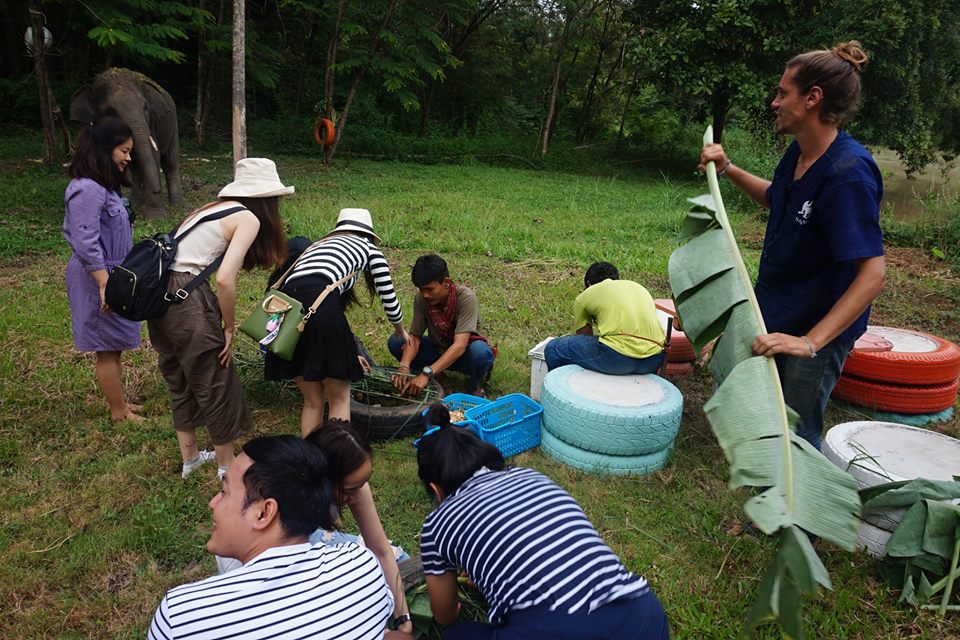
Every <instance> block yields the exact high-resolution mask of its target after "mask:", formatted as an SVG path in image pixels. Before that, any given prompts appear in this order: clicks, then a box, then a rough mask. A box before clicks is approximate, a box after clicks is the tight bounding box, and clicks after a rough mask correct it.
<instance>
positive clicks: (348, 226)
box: [333, 209, 380, 242]
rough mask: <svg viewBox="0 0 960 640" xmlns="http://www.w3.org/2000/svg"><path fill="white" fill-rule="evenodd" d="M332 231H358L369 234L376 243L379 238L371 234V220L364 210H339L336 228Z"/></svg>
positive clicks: (367, 212)
mask: <svg viewBox="0 0 960 640" xmlns="http://www.w3.org/2000/svg"><path fill="white" fill-rule="evenodd" d="M333 230H334V231H360V232H363V233H367V234H370V235H371V236H373V237H374V239H375V240H376V241H377V242H380V236H378V235H377V234H376V233H374V232H373V220H372V219H371V218H370V212H369V211H367V210H366V209H340V215H339V216H337V226H336V227H335V228H334V229H333Z"/></svg>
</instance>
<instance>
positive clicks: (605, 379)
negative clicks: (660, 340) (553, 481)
mask: <svg viewBox="0 0 960 640" xmlns="http://www.w3.org/2000/svg"><path fill="white" fill-rule="evenodd" d="M540 403H541V404H542V405H543V425H544V429H545V430H546V431H548V432H549V433H550V434H551V435H554V436H556V437H557V438H559V439H560V440H562V441H563V442H566V443H567V444H570V445H573V446H574V447H577V448H578V449H583V450H584V451H592V452H594V453H600V454H606V455H613V456H644V455H648V454H652V453H656V452H657V451H662V450H664V449H666V448H667V447H669V446H670V445H671V444H672V443H673V440H674V438H676V436H677V432H678V431H679V430H680V418H681V415H682V414H683V396H682V395H681V393H680V390H679V389H677V388H676V387H675V386H674V385H673V384H672V383H670V382H668V381H666V380H664V379H663V378H661V377H659V376H656V375H653V374H647V375H627V376H611V375H606V374H603V373H597V372H595V371H588V370H586V369H584V368H582V367H579V366H577V365H567V366H565V367H558V368H557V369H554V370H553V371H550V372H549V373H547V375H546V377H544V379H543V387H542V388H541V390H540Z"/></svg>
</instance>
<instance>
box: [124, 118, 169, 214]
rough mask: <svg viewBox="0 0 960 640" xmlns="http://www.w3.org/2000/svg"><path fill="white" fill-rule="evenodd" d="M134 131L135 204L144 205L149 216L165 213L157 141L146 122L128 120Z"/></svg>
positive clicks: (133, 173)
mask: <svg viewBox="0 0 960 640" xmlns="http://www.w3.org/2000/svg"><path fill="white" fill-rule="evenodd" d="M127 124H128V125H129V126H130V130H131V131H133V162H132V163H131V164H130V167H131V173H130V177H131V182H132V183H133V194H132V196H133V201H134V204H137V205H142V206H143V209H144V214H145V215H146V216H147V217H148V218H158V217H160V216H162V215H163V213H164V211H163V190H162V187H161V186H160V154H159V152H158V151H157V148H156V142H154V140H153V138H152V137H151V136H150V129H149V128H148V127H147V125H146V123H144V122H139V121H137V122H130V121H129V120H128V121H127Z"/></svg>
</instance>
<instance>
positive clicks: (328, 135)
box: [313, 118, 337, 146]
mask: <svg viewBox="0 0 960 640" xmlns="http://www.w3.org/2000/svg"><path fill="white" fill-rule="evenodd" d="M336 137H337V131H336V129H335V128H334V126H333V120H331V119H330V118H317V123H316V124H315V125H313V141H314V142H316V143H317V144H319V145H323V146H327V145H331V144H333V141H334V139H335V138H336Z"/></svg>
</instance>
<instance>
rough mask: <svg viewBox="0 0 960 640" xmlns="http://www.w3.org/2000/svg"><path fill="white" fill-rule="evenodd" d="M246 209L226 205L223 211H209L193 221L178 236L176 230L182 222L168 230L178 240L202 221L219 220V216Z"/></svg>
mask: <svg viewBox="0 0 960 640" xmlns="http://www.w3.org/2000/svg"><path fill="white" fill-rule="evenodd" d="M246 210H247V208H246V207H228V208H226V209H224V210H223V211H217V212H216V213H211V214H210V215H208V216H205V217H204V218H202V219H200V220H197V221H196V222H195V223H193V226H192V227H190V228H189V229H187V230H185V231H184V232H183V233H181V234H180V237H179V238H178V237H177V231H178V230H179V229H180V227H181V226H183V223H182V222H181V223H180V224H178V225H177V226H175V227H174V228H173V230H172V231H171V232H170V237H171V238H174V239H175V240H177V241H178V242H179V241H180V238H183V237H185V236H186V235H187V234H188V233H190V232H191V231H193V230H194V229H196V228H197V225H200V224H203V223H204V222H210V221H212V220H220V219H221V218H226V217H227V216H230V215H233V214H235V213H237V212H239V211H246Z"/></svg>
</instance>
